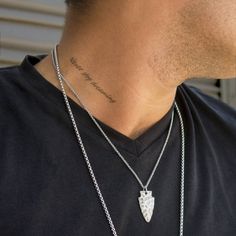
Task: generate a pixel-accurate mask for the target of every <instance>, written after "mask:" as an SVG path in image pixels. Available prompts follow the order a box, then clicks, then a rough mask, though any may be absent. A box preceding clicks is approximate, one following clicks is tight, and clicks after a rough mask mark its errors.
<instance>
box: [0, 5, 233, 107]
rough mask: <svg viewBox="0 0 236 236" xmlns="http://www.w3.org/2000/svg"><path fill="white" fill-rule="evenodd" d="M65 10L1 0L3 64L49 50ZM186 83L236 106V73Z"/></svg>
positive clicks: (0, 50) (0, 64) (0, 58)
mask: <svg viewBox="0 0 236 236" xmlns="http://www.w3.org/2000/svg"><path fill="white" fill-rule="evenodd" d="M64 14H65V4H64V1H63V0H0V67H6V66H10V65H15V64H19V63H20V62H21V61H22V60H23V58H24V57H25V55H27V54H30V55H37V54H45V53H48V52H49V51H50V50H51V48H52V47H53V46H54V44H55V43H56V42H57V41H58V39H59V38H60V36H61V32H62V28H63V23H64ZM235 71H236V62H235ZM187 83H188V84H191V85H193V86H196V87H198V88H200V89H201V90H203V91H204V92H205V93H207V94H209V95H211V96H213V97H215V98H217V99H220V100H222V101H223V102H225V103H227V104H229V105H230V106H232V107H234V108H236V74H235V78H234V79H230V80H219V79H215V80H212V79H211V80H207V79H194V80H189V81H187Z"/></svg>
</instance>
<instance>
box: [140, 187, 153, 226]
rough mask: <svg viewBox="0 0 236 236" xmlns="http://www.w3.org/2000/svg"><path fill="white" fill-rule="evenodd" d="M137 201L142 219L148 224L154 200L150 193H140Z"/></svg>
mask: <svg viewBox="0 0 236 236" xmlns="http://www.w3.org/2000/svg"><path fill="white" fill-rule="evenodd" d="M138 201H139V206H140V209H141V212H142V214H143V217H144V219H145V220H146V222H150V220H151V218H152V213H153V209H154V202H155V198H154V197H153V196H152V191H140V197H139V198H138Z"/></svg>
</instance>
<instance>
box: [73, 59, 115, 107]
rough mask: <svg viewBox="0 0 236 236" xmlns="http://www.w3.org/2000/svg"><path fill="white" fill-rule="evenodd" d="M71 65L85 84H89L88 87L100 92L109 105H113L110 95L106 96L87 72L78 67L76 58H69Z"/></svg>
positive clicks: (113, 101)
mask: <svg viewBox="0 0 236 236" xmlns="http://www.w3.org/2000/svg"><path fill="white" fill-rule="evenodd" d="M70 62H71V64H72V65H73V66H74V67H75V69H76V70H78V71H79V72H80V73H81V75H82V76H83V79H84V80H85V81H87V82H89V84H90V85H92V86H93V87H94V88H95V89H96V90H97V91H98V92H100V93H101V94H102V95H104V96H105V97H106V98H107V99H108V101H109V102H110V103H115V102H116V100H114V99H113V98H112V96H111V95H109V94H107V93H106V92H105V91H104V90H103V89H102V88H101V87H100V86H99V85H98V83H97V82H96V81H94V79H93V78H92V77H91V76H90V75H89V73H88V72H85V71H84V69H83V67H82V66H80V65H79V64H78V62H77V60H76V58H74V57H71V59H70Z"/></svg>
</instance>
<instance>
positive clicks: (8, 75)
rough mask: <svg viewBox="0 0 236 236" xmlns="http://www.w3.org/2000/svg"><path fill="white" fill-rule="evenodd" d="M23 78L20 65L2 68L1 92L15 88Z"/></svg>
mask: <svg viewBox="0 0 236 236" xmlns="http://www.w3.org/2000/svg"><path fill="white" fill-rule="evenodd" d="M19 77H21V71H20V66H19V65H14V66H8V67H1V68H0V90H1V93H2V92H3V91H4V90H5V91H6V90H7V89H10V88H13V87H14V86H15V85H16V83H17V81H18V80H19Z"/></svg>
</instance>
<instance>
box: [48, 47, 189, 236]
mask: <svg viewBox="0 0 236 236" xmlns="http://www.w3.org/2000/svg"><path fill="white" fill-rule="evenodd" d="M52 61H53V65H54V67H55V70H56V73H57V77H58V80H59V83H60V86H61V90H62V93H63V97H64V100H65V104H66V107H67V110H68V113H69V115H70V118H71V121H72V124H73V128H74V131H75V134H76V137H77V140H78V143H79V145H80V147H81V150H82V153H83V156H84V159H85V162H86V164H87V167H88V170H89V173H90V176H91V178H92V180H93V184H94V187H95V189H96V191H97V194H98V197H99V199H100V202H101V204H102V207H103V210H104V212H105V215H106V217H107V220H108V223H109V225H110V228H111V231H112V234H113V235H114V236H116V235H117V232H116V230H115V227H114V224H113V222H112V219H111V216H110V213H109V211H108V208H107V206H106V203H105V200H104V198H103V195H102V193H101V190H100V188H99V185H98V183H97V180H96V177H95V175H94V172H93V169H92V166H91V164H90V161H89V158H88V156H87V152H86V150H85V147H84V145H83V141H82V138H81V135H80V133H79V130H78V128H77V125H76V122H75V119H74V115H73V112H72V109H71V107H70V104H69V101H68V98H67V95H66V92H65V88H64V85H63V81H64V82H65V83H66V84H67V86H68V87H69V88H70V90H71V91H72V92H73V93H74V95H75V96H76V98H77V99H78V100H79V102H80V104H81V105H82V107H83V108H84V109H85V111H86V112H87V113H88V115H89V116H90V118H91V119H92V120H93V122H94V123H95V125H96V126H97V128H98V129H99V130H100V132H101V133H102V134H103V136H104V137H105V139H106V140H107V141H108V143H109V144H110V145H111V147H112V148H113V149H114V151H115V152H116V153H117V154H118V156H119V157H120V158H121V160H122V161H123V162H124V163H125V165H126V166H127V168H128V169H129V170H130V171H131V173H132V174H133V175H134V177H135V178H136V180H137V181H138V183H139V184H140V186H141V187H142V189H143V190H142V191H140V197H139V198H138V201H139V206H140V209H141V212H142V214H143V217H144V219H145V220H146V222H150V220H151V217H152V214H153V209H154V197H152V191H148V190H147V188H148V185H149V183H150V181H151V179H152V177H153V176H154V173H155V171H156V169H157V166H158V164H159V162H160V159H161V157H162V155H163V152H164V150H165V147H166V145H167V142H168V140H169V136H170V133H171V130H172V126H173V118H174V110H173V111H172V116H171V122H170V125H169V129H168V134H167V137H166V139H165V142H164V145H163V147H162V149H161V152H160V154H159V157H158V159H157V161H156V163H155V165H154V168H153V170H152V172H151V175H150V176H149V178H148V180H147V183H146V184H145V185H144V184H143V183H142V181H141V180H140V178H139V177H138V175H137V174H136V172H135V171H134V170H133V169H132V167H131V166H130V165H129V164H128V162H127V161H126V160H125V158H124V157H123V156H122V155H121V153H120V152H119V151H118V150H117V148H116V147H115V146H114V144H113V143H112V142H111V140H110V139H109V138H108V136H107V135H106V134H105V132H104V131H103V130H102V128H101V126H100V125H99V124H98V122H97V121H96V119H95V118H94V117H93V115H92V114H91V112H90V111H89V110H88V109H87V107H86V106H85V105H84V104H83V103H82V102H81V99H80V97H79V95H78V94H77V92H76V91H75V90H74V89H73V87H72V86H71V84H70V83H69V82H68V81H67V80H65V78H64V77H63V75H62V74H61V72H60V67H59V63H58V56H57V45H56V46H55V48H54V50H52ZM174 105H175V108H176V110H177V114H178V116H179V120H180V126H181V137H182V145H181V146H182V148H181V157H182V158H181V189H180V190H181V191H180V222H179V223H180V224H179V236H183V226H184V225H183V224H184V161H185V160H184V159H185V136H184V124H183V119H182V115H181V113H180V110H179V108H178V105H177V103H176V102H175V103H174Z"/></svg>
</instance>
